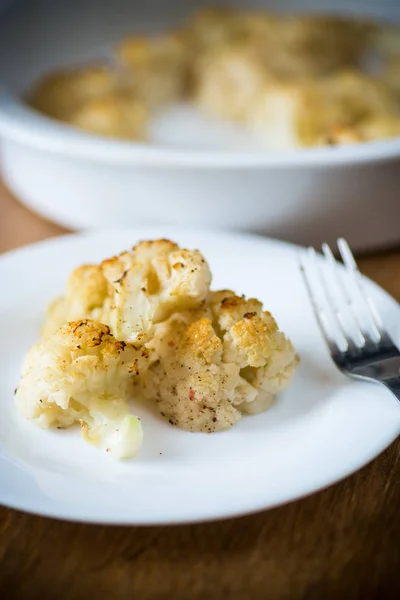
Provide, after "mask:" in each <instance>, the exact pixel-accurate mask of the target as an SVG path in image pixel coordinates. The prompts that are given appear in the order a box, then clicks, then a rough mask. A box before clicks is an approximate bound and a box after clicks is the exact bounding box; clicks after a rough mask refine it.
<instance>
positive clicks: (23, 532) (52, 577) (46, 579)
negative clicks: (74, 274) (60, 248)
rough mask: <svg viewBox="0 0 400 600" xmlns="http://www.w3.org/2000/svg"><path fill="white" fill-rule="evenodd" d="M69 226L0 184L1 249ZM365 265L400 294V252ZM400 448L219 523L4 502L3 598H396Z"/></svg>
mask: <svg viewBox="0 0 400 600" xmlns="http://www.w3.org/2000/svg"><path fill="white" fill-rule="evenodd" d="M62 233H64V230H63V229H61V228H60V227H58V226H56V225H54V224H50V223H48V222H46V221H44V220H43V219H41V218H40V217H38V216H36V215H33V214H31V213H30V212H28V211H27V210H26V209H25V208H23V207H22V206H21V205H20V204H18V203H17V202H16V201H15V200H14V199H12V198H11V196H10V194H9V193H8V192H6V190H5V189H4V188H0V252H2V251H5V250H9V249H11V248H14V247H17V246H20V245H22V244H26V243H29V242H33V241H35V240H40V239H43V238H46V237H49V236H54V235H60V234H62ZM360 265H361V268H362V270H363V271H364V272H365V273H366V274H368V275H369V276H370V277H372V278H373V279H375V280H376V281H377V282H378V283H379V284H381V285H382V286H383V287H385V288H386V289H387V290H388V291H389V292H390V293H392V294H393V295H394V296H396V297H397V298H399V299H400V250H397V251H392V252H387V253H384V254H376V255H373V256H369V257H364V258H361V259H360ZM399 449H400V442H399V441H397V442H395V443H394V444H392V446H391V447H390V448H389V449H388V450H387V451H386V452H384V453H383V454H382V455H381V456H379V457H378V458H377V459H376V460H374V461H373V462H372V463H371V464H369V465H368V466H367V467H365V468H364V469H362V470H361V471H359V472H358V473H356V474H355V475H353V476H352V477H349V478H347V479H346V480H344V481H342V482H340V483H338V484H336V485H334V486H332V487H330V488H328V489H326V490H324V491H321V492H319V493H317V494H314V495H312V496H310V497H308V498H305V499H303V500H300V501H297V502H293V503H291V504H289V505H286V506H282V507H280V508H276V509H274V510H271V511H267V512H263V513H260V514H257V515H254V516H250V517H245V518H240V519H236V520H229V521H224V522H218V523H213V524H203V525H193V526H181V527H171V528H169V527H155V528H137V527H129V528H124V527H103V526H95V525H85V524H76V523H66V522H61V521H57V520H51V519H46V518H41V517H36V516H31V515H27V514H23V513H21V512H17V511H14V510H10V509H7V508H5V507H0V598H1V599H3V600H8V599H12V600H17V599H20V598H24V599H25V598H27V599H35V598H40V599H41V600H44V599H48V598H54V599H57V600H58V599H60V600H64V599H65V600H67V599H68V600H75V599H82V600H83V599H84V600H91V599H92V598H96V600H103V599H107V600H114V599H116V600H119V599H124V598H140V599H141V600H149V599H157V600H158V599H160V600H162V599H165V600H180V599H190V600H200V599H205V600H213V599H216V600H218V599H222V598H224V599H227V600H236V599H240V600H241V599H243V600H251V599H253V598H254V599H258V598H260V599H279V600H281V599H282V600H286V599H287V600H326V599H341V600H347V599H362V600H368V599H372V598H382V599H390V598H399V597H400V576H399V574H400V512H399V509H400V472H399ZM305 468H306V466H305ZM0 485H1V481H0Z"/></svg>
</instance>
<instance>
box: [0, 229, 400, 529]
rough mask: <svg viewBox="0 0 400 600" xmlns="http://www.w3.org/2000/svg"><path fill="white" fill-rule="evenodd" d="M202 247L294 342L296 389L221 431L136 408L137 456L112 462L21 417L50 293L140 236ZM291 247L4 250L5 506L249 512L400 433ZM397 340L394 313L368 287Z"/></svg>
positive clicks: (235, 244) (191, 241)
mask: <svg viewBox="0 0 400 600" xmlns="http://www.w3.org/2000/svg"><path fill="white" fill-rule="evenodd" d="M157 237H170V238H172V239H174V240H176V241H178V242H179V243H181V244H183V245H185V246H188V247H198V248H200V249H201V250H202V251H203V252H204V254H205V255H206V257H207V259H208V260H209V262H210V265H211V268H212V271H213V274H214V281H213V286H214V288H233V289H235V290H236V291H239V292H243V293H245V294H246V295H248V296H252V295H255V296H257V297H259V298H260V299H262V300H263V301H264V303H265V305H266V307H267V308H268V309H270V310H271V311H272V312H273V313H274V315H275V316H276V318H277V320H278V322H279V324H280V325H281V327H282V329H283V330H284V331H285V332H287V334H288V335H290V337H291V338H292V339H293V342H294V343H295V345H296V348H297V350H298V352H299V354H300V356H301V365H300V367H299V369H298V373H297V375H296V377H295V380H294V382H293V385H292V387H291V388H290V389H289V390H288V391H287V392H286V393H284V394H283V395H282V396H281V397H280V398H279V400H278V401H277V403H276V404H275V406H274V407H273V408H272V409H271V410H270V411H269V412H266V413H264V414H262V415H259V416H255V417H245V418H243V419H242V421H241V422H240V423H239V424H238V425H237V426H236V427H234V428H233V429H231V430H230V431H227V432H224V433H216V434H213V435H207V434H194V433H188V432H185V431H180V430H177V429H176V428H172V427H170V426H169V425H168V423H166V422H164V421H163V420H162V419H161V417H159V416H157V415H156V414H155V412H152V411H150V410H147V409H145V408H143V407H142V408H140V409H139V408H138V414H139V416H140V417H141V419H142V423H143V427H144V432H145V438H144V447H143V450H142V452H141V455H140V457H139V458H138V459H137V460H134V461H130V462H121V463H117V462H114V461H112V460H111V459H109V458H108V457H107V455H106V454H104V453H102V452H101V451H99V450H97V449H94V448H92V447H90V446H88V445H86V444H85V443H84V442H83V441H82V439H81V438H80V435H79V432H78V431H63V432H60V431H43V430H41V429H39V428H37V427H36V426H35V425H33V424H32V423H29V422H27V421H24V420H22V419H21V418H20V417H19V416H18V415H17V413H16V411H15V408H14V402H13V390H14V388H15V386H16V385H17V383H18V375H19V368H20V364H21V360H22V358H23V355H24V353H25V351H26V349H27V348H28V346H29V345H30V344H31V343H32V342H33V341H34V340H35V339H36V338H37V335H38V328H39V325H40V322H41V320H42V318H43V314H44V310H45V307H46V304H47V302H48V301H49V300H50V298H52V297H53V296H54V295H56V294H58V293H60V292H61V291H62V289H63V286H64V282H65V279H66V277H67V274H68V273H69V271H70V270H71V269H72V268H73V267H74V266H76V265H78V264H80V263H82V262H85V261H94V260H99V259H101V258H103V257H105V256H107V255H110V254H112V253H116V252H118V251H120V250H123V249H124V248H127V247H129V246H131V245H132V244H134V243H136V242H137V241H138V240H139V239H146V238H147V239H150V238H157ZM296 254H297V248H296V247H294V246H291V245H288V244H283V243H279V242H275V241H269V240H264V239H261V238H257V237H251V236H244V235H239V234H237V235H235V234H224V233H212V232H208V233H205V232H200V231H188V230H177V229H171V228H162V229H159V228H158V229H157V228H152V229H148V230H143V229H142V230H134V231H122V232H121V231H119V232H106V233H95V234H87V235H76V236H69V237H66V238H61V239H55V240H50V241H47V242H44V243H41V244H37V245H34V246H30V247H28V248H23V249H20V250H17V251H15V252H12V253H9V254H8V255H5V256H3V257H2V258H1V259H0V280H1V281H2V293H1V295H0V328H1V333H2V344H1V350H0V402H1V419H0V444H1V446H0V502H1V503H3V504H4V505H7V506H11V507H15V508H19V509H22V510H25V511H28V512H33V513H38V514H42V515H48V516H52V517H59V518H63V519H71V520H79V521H90V522H98V523H126V524H137V525H139V524H140V525H142V524H161V523H163V524H168V523H184V522H195V521H204V520H213V519H218V518H225V517H232V516H236V515H242V514H246V513H250V512H253V511H258V510H262V509H266V508H270V507H272V506H276V505H277V504H281V503H283V502H288V501H290V500H293V499H295V498H299V497H301V496H304V495H305V494H309V493H310V492H314V491H316V490H319V489H321V488H323V487H324V486H327V485H329V484H331V483H333V482H335V481H337V480H339V479H340V478H342V477H345V476H346V475H349V474H350V473H352V472H353V471H355V470H356V469H358V468H360V467H361V466H363V465H364V464H366V463H367V462H368V461H370V460H371V459H372V458H374V457H375V456H376V455H377V454H379V453H380V452H381V451H382V450H383V449H384V448H386V447H387V446H388V445H389V444H390V443H391V442H392V441H393V440H394V439H395V438H396V437H397V435H398V434H399V432H400V410H399V406H398V403H397V402H396V401H395V400H394V399H393V397H392V396H391V395H390V394H389V393H388V392H386V391H385V390H384V389H381V388H380V387H378V386H375V385H373V384H363V383H357V382H354V381H350V380H348V379H347V378H345V377H344V376H342V375H341V374H340V373H339V372H337V371H336V370H335V368H334V367H333V365H332V363H331V361H330V359H329V356H328V354H327V351H326V349H325V347H324V344H323V342H322V340H321V337H320V335H319V332H318V330H317V327H316V324H315V321H314V318H313V315H312V312H311V309H310V306H309V303H308V300H307V297H306V294H305V291H304V289H303V285H302V282H301V279H300V276H299V273H298V270H297V258H296ZM368 288H369V290H370V292H371V293H372V294H373V296H374V298H375V300H376V302H377V304H378V306H379V309H380V310H381V311H382V313H383V314H384V316H385V320H386V321H387V323H388V325H389V327H390V330H391V332H392V333H393V335H394V337H395V338H396V339H397V340H399V341H400V318H399V317H400V310H399V306H398V305H397V303H396V302H395V301H394V300H393V299H391V298H390V297H389V296H388V295H387V294H386V293H384V292H383V291H382V290H381V289H379V288H378V287H377V286H375V285H374V284H372V283H369V282H368Z"/></svg>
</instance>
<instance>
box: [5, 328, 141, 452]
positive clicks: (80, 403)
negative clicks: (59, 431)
mask: <svg viewBox="0 0 400 600" xmlns="http://www.w3.org/2000/svg"><path fill="white" fill-rule="evenodd" d="M146 362H147V352H146V350H145V349H143V348H142V349H138V348H136V347H135V346H133V345H131V344H125V342H119V341H117V340H116V339H115V338H114V337H113V336H112V335H111V333H110V329H109V327H107V326H106V325H102V324H100V323H97V322H95V321H91V320H87V319H83V320H80V321H72V322H70V323H68V324H67V325H65V326H64V327H61V328H60V329H59V330H58V331H57V332H56V333H54V334H53V335H51V336H50V337H47V338H45V339H43V340H42V341H40V342H39V343H38V344H36V345H35V346H32V348H31V349H30V350H29V351H28V353H27V355H26V357H25V361H24V364H23V368H22V376H21V380H20V382H19V384H18V388H17V389H16V394H15V401H16V405H17V408H18V410H19V412H20V413H21V414H22V415H23V416H24V417H25V418H27V419H31V420H34V421H35V422H36V423H37V425H39V426H40V427H43V428H49V427H57V428H65V427H70V426H71V425H74V424H76V423H80V425H81V433H82V436H83V438H84V439H85V440H86V441H87V442H89V443H91V444H94V445H96V446H100V447H101V448H103V449H105V450H106V452H108V453H109V455H110V456H112V457H113V458H116V459H121V458H129V457H133V456H135V455H136V454H137V453H138V451H139V449H140V446H141V444H142V438H143V433H142V427H141V424H140V421H139V419H138V418H137V417H136V416H134V415H132V414H131V412H130V410H129V406H128V399H129V398H130V396H131V395H132V391H133V385H134V380H135V378H137V377H138V376H139V374H140V370H141V369H142V368H143V367H145V365H146Z"/></svg>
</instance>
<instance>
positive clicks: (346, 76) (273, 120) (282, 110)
mask: <svg viewBox="0 0 400 600" xmlns="http://www.w3.org/2000/svg"><path fill="white" fill-rule="evenodd" d="M389 115H392V116H393V118H396V116H397V117H398V106H397V102H396V99H395V97H394V94H393V93H391V92H390V90H389V89H388V88H387V86H385V85H384V84H383V83H382V82H381V81H379V80H376V79H373V78H372V77H368V76H366V75H363V74H362V73H359V72H357V71H343V72H339V73H335V74H334V75H331V76H329V77H326V78H323V79H321V80H319V81H312V80H305V81H302V82H291V83H287V82H285V83H283V82H272V81H270V82H268V83H267V84H266V86H265V89H264V91H263V93H262V94H259V96H258V97H257V100H256V101H255V102H254V104H253V106H252V110H251V111H248V119H249V121H248V122H249V125H250V126H251V127H253V128H255V129H262V128H264V130H265V131H266V132H268V134H269V135H270V136H271V135H272V136H273V137H276V139H281V140H285V141H286V144H287V145H289V146H295V147H296V146H297V147H298V146H315V145H325V144H330V141H329V132H330V131H332V130H333V129H334V128H336V127H343V126H345V127H348V126H353V125H358V124H362V123H364V122H365V121H369V120H370V119H374V118H380V117H387V116H389Z"/></svg>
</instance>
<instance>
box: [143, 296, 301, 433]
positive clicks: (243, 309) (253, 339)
mask: <svg viewBox="0 0 400 600" xmlns="http://www.w3.org/2000/svg"><path fill="white" fill-rule="evenodd" d="M149 349H150V350H151V352H152V354H151V357H152V358H151V365H150V367H149V370H148V371H147V372H146V377H145V378H143V379H142V380H141V385H142V388H143V390H144V394H145V396H146V397H148V398H151V399H155V400H156V402H157V404H158V408H159V410H160V413H161V415H162V416H164V417H165V418H166V419H168V420H169V422H170V423H171V424H172V425H177V426H178V427H181V428H183V429H187V430H189V431H203V432H214V431H220V430H224V429H227V428H229V427H231V426H232V425H234V424H235V423H236V422H237V421H238V420H239V419H240V418H241V416H242V413H253V414H254V413H256V412H260V411H261V410H266V409H267V408H268V407H269V406H270V405H271V403H272V401H273V398H274V396H275V395H276V394H277V393H278V392H279V391H281V390H283V389H284V388H286V387H287V386H288V385H289V383H290V381H291V379H292V377H293V374H294V370H295V367H296V365H297V363H298V357H297V355H296V352H295V350H294V348H293V345H292V344H291V342H290V341H289V340H287V339H286V338H285V336H284V335H283V333H281V332H280V331H279V330H278V327H277V325H276V323H275V321H274V319H273V318H272V316H271V315H270V313H267V312H262V304H261V303H260V302H258V301H257V300H254V299H250V300H245V299H244V298H243V297H238V296H235V294H234V293H233V292H230V291H220V292H210V294H209V296H208V298H207V302H206V304H205V306H204V307H202V308H200V309H198V310H193V311H187V312H185V313H181V314H174V315H173V316H172V317H171V318H170V319H169V320H168V321H166V322H164V323H162V324H161V325H159V326H158V327H157V328H156V332H155V336H154V339H153V340H152V342H151V343H150V345H149Z"/></svg>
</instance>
